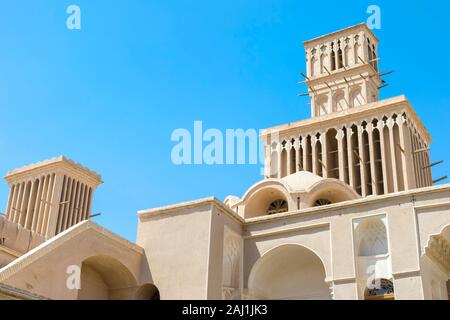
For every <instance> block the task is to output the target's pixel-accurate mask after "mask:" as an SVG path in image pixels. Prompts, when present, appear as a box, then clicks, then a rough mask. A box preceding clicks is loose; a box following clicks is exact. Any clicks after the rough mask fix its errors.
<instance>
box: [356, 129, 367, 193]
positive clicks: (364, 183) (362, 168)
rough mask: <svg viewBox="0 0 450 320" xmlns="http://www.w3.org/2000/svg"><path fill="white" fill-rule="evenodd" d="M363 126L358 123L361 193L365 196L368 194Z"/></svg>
mask: <svg viewBox="0 0 450 320" xmlns="http://www.w3.org/2000/svg"><path fill="white" fill-rule="evenodd" d="M363 130H364V129H363V127H362V125H361V124H358V148H359V150H358V155H359V159H358V161H359V169H360V175H361V195H362V196H363V197H366V196H367V181H366V172H365V171H366V170H365V168H366V164H365V162H366V159H364V158H365V157H364V145H363V138H362V133H363Z"/></svg>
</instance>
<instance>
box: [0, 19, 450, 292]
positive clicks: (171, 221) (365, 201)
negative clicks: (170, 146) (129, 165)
mask: <svg viewBox="0 0 450 320" xmlns="http://www.w3.org/2000/svg"><path fill="white" fill-rule="evenodd" d="M304 46H305V50H306V66H307V67H306V70H307V72H306V74H305V75H304V76H305V84H306V86H307V88H308V96H309V98H310V102H311V115H312V117H311V118H310V119H307V120H303V121H299V122H294V123H289V124H285V125H281V126H277V127H273V128H270V129H267V130H265V131H264V133H263V134H262V137H261V138H262V139H263V140H264V142H265V155H266V156H265V168H266V173H267V175H266V177H265V178H264V179H263V180H262V181H260V182H258V183H256V184H255V185H253V186H251V187H250V188H249V189H248V191H247V192H246V193H245V194H244V195H242V196H241V197H237V196H229V197H227V198H226V199H225V201H224V202H221V201H219V200H217V199H216V198H207V199H201V200H196V201H191V202H186V203H181V204H176V205H171V206H167V207H162V208H157V209H149V210H142V211H140V212H139V213H138V234H137V241H136V244H134V243H131V242H129V241H127V240H125V239H123V238H121V237H120V236H118V235H115V234H113V233H111V232H109V231H108V230H106V229H104V228H102V227H100V226H99V225H97V224H95V223H93V222H91V221H89V219H90V217H91V205H92V201H93V194H94V191H95V189H96V187H97V186H98V185H99V184H100V183H101V178H100V176H99V175H98V174H96V173H95V172H92V171H90V170H89V169H87V168H85V167H82V166H80V165H79V164H76V163H74V162H72V161H71V160H68V159H66V158H64V157H60V158H55V159H51V160H48V161H43V162H41V163H37V164H34V165H30V166H26V167H24V168H21V169H17V170H14V171H12V172H10V173H8V174H7V175H6V180H7V182H8V184H9V186H10V195H9V199H8V204H7V209H6V213H5V216H0V241H1V242H0V267H1V269H0V298H6V299H158V298H161V299H398V300H401V299H448V298H449V291H450V284H449V283H450V282H449V278H450V185H434V184H435V181H433V178H432V173H431V168H432V166H433V165H432V164H431V162H430V154H429V150H430V149H429V146H430V142H431V137H430V135H429V134H428V132H427V130H426V128H425V127H424V125H423V124H422V122H421V121H420V119H419V117H418V116H417V114H416V113H415V112H414V110H413V108H412V107H411V105H410V103H409V102H408V100H407V99H406V98H405V97H404V96H399V97H393V98H390V99H386V100H379V89H380V87H382V86H383V85H384V84H383V83H384V82H383V80H382V76H383V73H380V72H379V70H378V61H379V59H378V54H377V49H378V39H377V38H376V36H375V35H374V34H373V33H372V31H371V30H369V28H368V27H367V26H366V25H364V24H361V25H356V26H353V27H350V28H347V29H344V30H340V31H337V32H334V33H331V34H328V35H325V36H322V37H319V38H316V39H313V40H310V41H307V42H305V43H304ZM73 268H75V269H73ZM77 268H78V269H77ZM71 270H72V271H73V270H79V272H80V273H79V279H80V285H81V288H78V287H75V288H74V286H73V283H74V282H72V281H73V279H74V278H73V277H72V276H73V274H77V273H76V272H75V273H71V272H72V271H71Z"/></svg>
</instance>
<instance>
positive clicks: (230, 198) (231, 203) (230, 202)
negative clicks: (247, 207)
mask: <svg viewBox="0 0 450 320" xmlns="http://www.w3.org/2000/svg"><path fill="white" fill-rule="evenodd" d="M240 200H241V199H240V198H239V197H237V196H234V195H229V196H228V197H226V198H225V200H224V201H223V203H224V204H225V205H226V206H228V207H230V208H232V207H233V206H234V205H235V204H236V203H238V202H239V201H240Z"/></svg>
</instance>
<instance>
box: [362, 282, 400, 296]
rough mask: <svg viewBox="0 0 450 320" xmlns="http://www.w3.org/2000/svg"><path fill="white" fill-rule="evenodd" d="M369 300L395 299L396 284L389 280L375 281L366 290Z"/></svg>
mask: <svg viewBox="0 0 450 320" xmlns="http://www.w3.org/2000/svg"><path fill="white" fill-rule="evenodd" d="M365 298H366V299H367V300H377V299H394V284H393V283H392V281H391V280H388V279H375V280H373V281H372V283H371V284H370V285H369V286H368V288H366V292H365Z"/></svg>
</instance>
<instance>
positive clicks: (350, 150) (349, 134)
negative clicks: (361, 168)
mask: <svg viewBox="0 0 450 320" xmlns="http://www.w3.org/2000/svg"><path fill="white" fill-rule="evenodd" d="M352 134H353V130H352V128H351V126H347V157H348V180H349V183H350V186H351V187H352V188H353V189H355V190H356V186H355V178H354V177H355V174H354V172H353V171H354V168H355V163H354V161H353V157H354V155H353V143H352Z"/></svg>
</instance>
